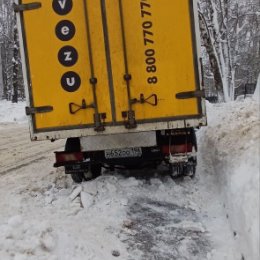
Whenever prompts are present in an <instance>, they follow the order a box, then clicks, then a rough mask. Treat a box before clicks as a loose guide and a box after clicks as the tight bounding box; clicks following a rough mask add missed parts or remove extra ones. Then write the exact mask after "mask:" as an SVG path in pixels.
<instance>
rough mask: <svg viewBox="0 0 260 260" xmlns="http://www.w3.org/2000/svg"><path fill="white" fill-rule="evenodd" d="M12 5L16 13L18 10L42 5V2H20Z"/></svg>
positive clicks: (26, 9) (36, 7) (31, 8)
mask: <svg viewBox="0 0 260 260" xmlns="http://www.w3.org/2000/svg"><path fill="white" fill-rule="evenodd" d="M13 7H14V11H15V12H16V13H18V12H24V11H30V10H35V9H39V8H41V7H42V4H41V3H40V2H33V3H29V4H20V5H17V4H14V6H13Z"/></svg>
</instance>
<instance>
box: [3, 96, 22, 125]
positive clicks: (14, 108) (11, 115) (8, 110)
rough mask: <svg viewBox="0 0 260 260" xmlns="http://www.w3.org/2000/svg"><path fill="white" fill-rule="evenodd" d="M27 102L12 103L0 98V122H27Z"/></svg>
mask: <svg viewBox="0 0 260 260" xmlns="http://www.w3.org/2000/svg"><path fill="white" fill-rule="evenodd" d="M26 121H27V119H26V115H25V102H19V103H17V104H16V103H12V102H11V101H6V100H0V123H13V122H15V123H17V122H18V123H23V122H26Z"/></svg>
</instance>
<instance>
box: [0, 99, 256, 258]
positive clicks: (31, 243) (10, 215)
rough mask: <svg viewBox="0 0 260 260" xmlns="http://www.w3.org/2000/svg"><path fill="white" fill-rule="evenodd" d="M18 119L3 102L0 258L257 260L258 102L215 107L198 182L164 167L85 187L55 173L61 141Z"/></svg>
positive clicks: (202, 142)
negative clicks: (33, 132) (38, 136)
mask: <svg viewBox="0 0 260 260" xmlns="http://www.w3.org/2000/svg"><path fill="white" fill-rule="evenodd" d="M1 106H2V108H1ZM20 106H23V105H20ZM6 107H8V109H9V110H8V111H9V112H10V113H9V112H8V113H9V114H8V116H7V114H6ZM227 111H228V113H227ZM21 113H22V111H21V109H20V107H19V106H17V107H16V106H14V105H13V104H9V103H8V102H2V103H1V102H0V115H5V116H6V119H3V121H2V122H1V120H0V260H46V259H48V260H103V259H106V260H112V259H115V258H117V259H122V260H175V259H176V260H210V259H211V260H258V259H259V164H260V162H259V153H260V147H259V144H260V131H259V129H260V120H259V118H260V114H259V113H260V111H259V103H256V102H254V101H253V100H246V101H245V102H231V103H229V104H217V105H210V104H208V117H209V126H208V127H206V128H203V129H202V130H200V131H198V133H197V134H198V137H199V138H198V143H199V154H198V162H199V165H198V169H197V176H196V177H195V179H190V178H189V177H187V178H185V179H182V180H175V181H174V180H172V179H171V178H170V177H169V176H168V175H167V174H165V171H164V169H163V168H161V169H158V170H156V171H155V170H153V171H152V170H143V171H137V172H132V173H129V172H128V173H127V172H122V171H121V172H116V173H112V172H108V171H104V172H103V174H102V176H101V177H99V178H98V179H96V180H94V181H91V182H86V183H83V184H81V185H75V184H74V183H73V182H72V180H71V179H70V176H65V174H64V170H63V169H58V170H56V169H54V168H53V167H52V165H53V160H54V155H53V151H55V150H62V149H63V147H64V140H61V141H57V142H54V143H51V142H31V141H30V139H29V133H28V127H27V124H23V123H21V122H23V121H24V119H23V117H24V116H23V115H22V114H21ZM7 122H9V123H7ZM11 122H15V123H11ZM17 122H20V123H17Z"/></svg>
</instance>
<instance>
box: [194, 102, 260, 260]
mask: <svg viewBox="0 0 260 260" xmlns="http://www.w3.org/2000/svg"><path fill="white" fill-rule="evenodd" d="M207 107H208V116H209V127H208V128H205V129H203V130H202V131H201V132H200V134H199V135H200V143H201V144H202V147H201V153H202V156H203V157H204V158H205V159H206V158H208V157H210V159H211V163H212V166H213V168H214V170H215V174H216V178H217V181H218V183H219V184H220V185H219V187H220V192H221V193H222V194H223V195H224V198H225V204H224V207H225V210H226V212H227V218H229V220H230V224H231V227H232V230H233V232H234V237H235V239H236V242H237V243H238V248H239V250H241V252H240V253H241V259H248V260H258V259H260V258H259V166H260V162H259V154H260V150H259V148H260V147H259V144H260V131H259V130H260V121H259V103H258V102H256V101H254V100H252V99H246V100H245V101H244V102H231V103H227V104H224V105H223V104H216V105H211V104H208V105H207ZM209 167H210V165H209Z"/></svg>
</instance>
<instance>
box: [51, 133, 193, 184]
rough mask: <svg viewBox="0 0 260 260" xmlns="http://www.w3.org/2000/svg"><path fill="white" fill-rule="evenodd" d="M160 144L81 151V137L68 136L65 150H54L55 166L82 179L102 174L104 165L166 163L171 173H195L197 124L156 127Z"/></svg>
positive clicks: (152, 165)
mask: <svg viewBox="0 0 260 260" xmlns="http://www.w3.org/2000/svg"><path fill="white" fill-rule="evenodd" d="M156 140H157V145H156V146H151V147H133V148H125V149H110V150H100V151H81V145H80V139H79V138H68V139H67V141H66V145H65V151H63V152H55V155H56V162H55V164H54V167H61V166H64V167H65V173H66V174H71V177H72V179H73V180H74V181H75V182H77V183H80V182H82V181H84V180H86V181H88V180H91V179H94V178H96V177H98V176H100V175H101V171H102V168H107V169H110V170H114V169H115V168H120V169H128V170H132V169H141V168H157V166H159V165H160V164H162V163H164V164H165V165H167V167H168V169H169V173H170V175H171V176H172V177H174V178H176V177H179V176H183V175H188V176H191V177H194V176H195V172H196V165H197V158H196V152H197V141H196V134H195V130H194V128H185V129H174V130H164V131H156Z"/></svg>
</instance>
